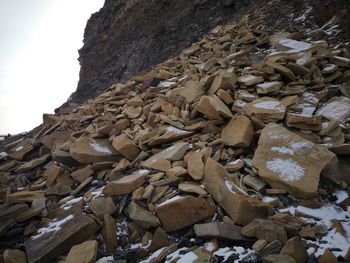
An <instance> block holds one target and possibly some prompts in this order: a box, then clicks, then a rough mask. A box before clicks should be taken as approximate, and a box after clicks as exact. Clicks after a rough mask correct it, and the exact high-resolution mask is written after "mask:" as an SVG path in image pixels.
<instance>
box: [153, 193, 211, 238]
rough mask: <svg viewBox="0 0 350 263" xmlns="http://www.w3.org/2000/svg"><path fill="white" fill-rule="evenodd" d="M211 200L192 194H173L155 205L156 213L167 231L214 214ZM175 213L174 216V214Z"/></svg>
mask: <svg viewBox="0 0 350 263" xmlns="http://www.w3.org/2000/svg"><path fill="white" fill-rule="evenodd" d="M215 210H216V209H215V205H214V202H213V200H212V199H211V198H210V197H208V198H202V197H193V196H190V195H188V196H175V197H173V198H171V199H168V200H166V201H164V202H163V203H160V204H158V205H157V206H156V213H157V215H158V217H159V219H160V221H161V222H162V226H163V228H164V229H165V231H167V232H172V231H175V230H179V229H181V228H184V227H186V226H189V225H192V224H194V223H197V222H198V221H200V220H203V219H206V218H208V217H210V216H213V215H214V214H215ZM174 215H176V216H174Z"/></svg>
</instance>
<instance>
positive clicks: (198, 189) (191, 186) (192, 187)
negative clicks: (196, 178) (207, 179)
mask: <svg viewBox="0 0 350 263" xmlns="http://www.w3.org/2000/svg"><path fill="white" fill-rule="evenodd" d="M179 191H182V192H186V193H195V194H198V195H206V194H208V193H207V191H205V189H204V187H202V186H201V185H199V184H196V183H192V182H181V183H179Z"/></svg>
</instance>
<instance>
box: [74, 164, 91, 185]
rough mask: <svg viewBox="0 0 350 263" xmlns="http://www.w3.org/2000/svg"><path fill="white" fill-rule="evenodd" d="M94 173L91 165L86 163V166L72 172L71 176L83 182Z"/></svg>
mask: <svg viewBox="0 0 350 263" xmlns="http://www.w3.org/2000/svg"><path fill="white" fill-rule="evenodd" d="M93 174H94V170H92V169H91V165H90V164H89V165H86V166H85V167H84V168H81V169H79V170H76V171H74V172H72V173H71V175H70V176H71V177H73V178H74V179H75V180H77V181H79V182H80V183H82V182H84V181H85V180H86V179H87V178H89V177H90V176H92V175H93Z"/></svg>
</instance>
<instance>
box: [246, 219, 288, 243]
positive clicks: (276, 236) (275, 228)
mask: <svg viewBox="0 0 350 263" xmlns="http://www.w3.org/2000/svg"><path fill="white" fill-rule="evenodd" d="M241 233H242V235H243V236H246V237H256V238H258V239H263V240H266V241H267V242H272V241H275V240H278V241H280V242H281V243H282V244H284V243H285V242H286V241H287V232H286V230H285V228H284V227H282V226H280V225H278V224H276V223H274V222H272V221H270V220H266V219H260V218H256V219H254V220H253V221H251V222H250V223H249V224H248V225H246V226H244V227H243V228H242V231H241Z"/></svg>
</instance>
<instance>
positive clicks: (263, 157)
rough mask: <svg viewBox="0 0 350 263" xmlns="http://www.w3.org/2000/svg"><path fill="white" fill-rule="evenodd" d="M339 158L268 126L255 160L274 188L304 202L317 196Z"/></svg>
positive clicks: (278, 128) (254, 162) (290, 133)
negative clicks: (327, 170)
mask: <svg viewBox="0 0 350 263" xmlns="http://www.w3.org/2000/svg"><path fill="white" fill-rule="evenodd" d="M334 159H336V156H335V154H334V153H332V152H330V151H329V150H327V149H326V148H325V147H323V146H318V145H316V144H314V143H312V142H310V141H308V140H305V139H303V138H302V137H300V136H298V135H296V134H294V133H292V132H290V131H289V130H287V129H286V128H283V127H281V126H279V125H277V124H268V125H267V126H266V127H265V128H264V129H263V130H262V133H261V136H260V139H259V145H258V148H257V150H256V151H255V154H254V158H253V162H252V164H253V166H254V167H256V168H257V169H258V170H259V175H260V176H261V177H262V178H263V179H265V180H266V181H268V182H269V184H270V185H271V186H272V187H273V188H286V189H287V190H288V192H289V193H290V194H293V195H295V196H296V197H300V198H309V197H311V196H315V195H317V189H318V182H319V178H320V172H321V171H322V170H323V168H325V167H326V166H327V165H329V164H330V163H331V162H332V161H333V160H334Z"/></svg>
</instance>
